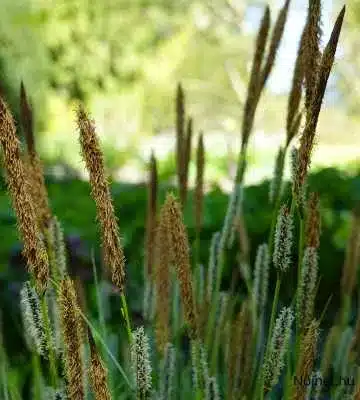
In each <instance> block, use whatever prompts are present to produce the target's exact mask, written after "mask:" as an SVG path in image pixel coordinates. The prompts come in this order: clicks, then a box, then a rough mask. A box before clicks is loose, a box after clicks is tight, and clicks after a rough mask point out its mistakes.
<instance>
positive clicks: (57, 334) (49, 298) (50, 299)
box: [46, 284, 64, 355]
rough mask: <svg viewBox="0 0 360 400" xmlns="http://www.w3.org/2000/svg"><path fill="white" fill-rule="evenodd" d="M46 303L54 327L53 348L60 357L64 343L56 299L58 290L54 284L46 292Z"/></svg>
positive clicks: (52, 330)
mask: <svg viewBox="0 0 360 400" xmlns="http://www.w3.org/2000/svg"><path fill="white" fill-rule="evenodd" d="M46 302H47V306H48V312H49V319H50V323H51V327H52V329H51V332H52V337H51V340H52V346H53V348H54V350H55V352H56V354H59V355H60V354H61V353H62V351H63V348H64V343H63V338H62V335H61V326H60V311H59V307H58V303H57V298H56V290H55V288H54V286H53V285H52V284H51V285H50V286H49V287H48V289H47V291H46Z"/></svg>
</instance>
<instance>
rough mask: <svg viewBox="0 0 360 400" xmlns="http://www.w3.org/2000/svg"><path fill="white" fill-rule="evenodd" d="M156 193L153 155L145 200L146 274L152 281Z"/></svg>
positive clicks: (156, 183) (155, 169) (155, 172)
mask: <svg viewBox="0 0 360 400" xmlns="http://www.w3.org/2000/svg"><path fill="white" fill-rule="evenodd" d="M157 192H158V174H157V164H156V158H155V155H154V153H151V158H150V174H149V182H148V198H147V222H146V242H145V248H146V274H147V277H148V278H149V279H152V274H153V268H154V262H155V259H154V257H155V252H154V248H155V245H154V243H155V231H156V214H157Z"/></svg>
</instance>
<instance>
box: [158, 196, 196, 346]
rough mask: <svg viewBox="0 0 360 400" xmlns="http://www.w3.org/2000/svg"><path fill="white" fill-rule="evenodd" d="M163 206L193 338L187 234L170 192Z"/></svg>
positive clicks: (194, 323)
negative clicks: (167, 219)
mask: <svg viewBox="0 0 360 400" xmlns="http://www.w3.org/2000/svg"><path fill="white" fill-rule="evenodd" d="M164 207H165V210H166V212H167V213H168V216H169V217H168V218H169V225H170V243H171V253H172V257H173V260H172V262H173V263H174V264H175V266H176V273H177V277H178V280H179V282H180V290H181V299H182V303H183V307H184V313H185V320H186V321H187V323H188V324H189V326H190V337H191V339H195V338H197V336H198V326H197V316H196V309H195V301H194V296H193V287H192V280H191V267H190V254H189V241H188V236H187V233H186V228H185V226H184V223H183V218H182V212H181V207H180V205H179V203H178V202H177V201H176V199H175V197H174V196H173V195H172V194H168V195H167V198H166V202H165V205H164Z"/></svg>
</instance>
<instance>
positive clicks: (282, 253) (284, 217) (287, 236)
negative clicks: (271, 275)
mask: <svg viewBox="0 0 360 400" xmlns="http://www.w3.org/2000/svg"><path fill="white" fill-rule="evenodd" d="M292 242H293V217H292V215H291V214H290V212H289V210H288V209H287V208H286V206H282V207H281V209H280V212H279V215H278V218H277V223H276V230H275V243H274V254H273V262H274V266H275V268H276V269H277V270H278V271H279V272H286V271H287V270H288V269H289V267H290V264H291V247H292Z"/></svg>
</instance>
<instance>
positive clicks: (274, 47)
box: [261, 0, 290, 88]
mask: <svg viewBox="0 0 360 400" xmlns="http://www.w3.org/2000/svg"><path fill="white" fill-rule="evenodd" d="M289 5H290V0H285V4H284V6H283V7H282V9H281V10H280V13H279V16H278V18H277V21H276V23H275V26H274V30H273V33H272V36H271V40H270V48H269V53H268V56H267V59H266V62H265V65H264V67H263V70H262V75H261V88H263V87H264V86H265V85H266V82H267V80H268V78H269V75H270V72H271V70H272V68H273V66H274V64H275V60H276V56H277V53H278V50H279V47H280V43H281V39H282V37H283V33H284V29H285V23H286V19H287V15H288V11H289Z"/></svg>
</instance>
